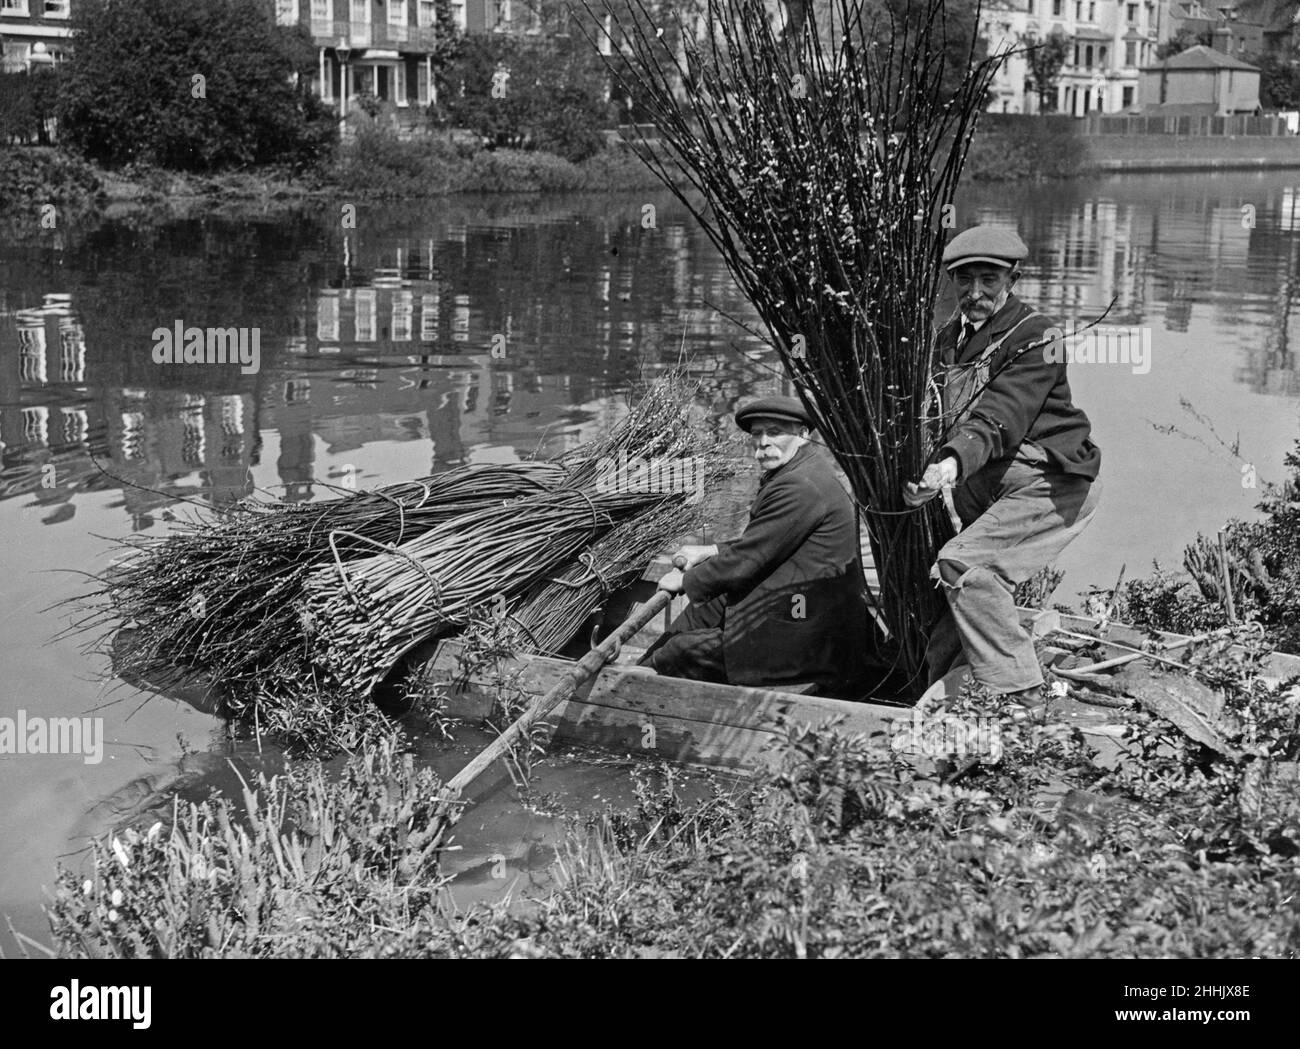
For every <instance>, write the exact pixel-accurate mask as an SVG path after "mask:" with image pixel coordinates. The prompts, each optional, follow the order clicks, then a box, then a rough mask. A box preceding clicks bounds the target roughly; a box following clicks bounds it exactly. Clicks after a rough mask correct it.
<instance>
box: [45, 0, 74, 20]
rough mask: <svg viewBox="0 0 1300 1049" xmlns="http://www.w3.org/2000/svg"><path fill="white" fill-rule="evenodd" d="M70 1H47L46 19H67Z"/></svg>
mask: <svg viewBox="0 0 1300 1049" xmlns="http://www.w3.org/2000/svg"><path fill="white" fill-rule="evenodd" d="M69 3H70V0H45V17H46V18H67V17H68V5H69Z"/></svg>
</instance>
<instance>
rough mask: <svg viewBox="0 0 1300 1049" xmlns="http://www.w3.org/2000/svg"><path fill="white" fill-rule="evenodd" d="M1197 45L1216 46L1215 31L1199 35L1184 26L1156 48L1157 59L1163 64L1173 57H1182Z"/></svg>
mask: <svg viewBox="0 0 1300 1049" xmlns="http://www.w3.org/2000/svg"><path fill="white" fill-rule="evenodd" d="M1197 44H1204V45H1205V46H1206V47H1213V46H1214V31H1213V30H1210V29H1202V30H1201V31H1200V32H1199V33H1197V32H1195V31H1194V30H1191V29H1189V28H1187V26H1183V27H1182V28H1180V29H1179V30H1178V32H1176V33H1175V34H1174V35H1173V36H1171V37H1170V38H1169V39H1168V40H1166V41H1165V42H1164V43H1163V44H1161V45H1160V46H1159V47H1157V48H1156V59H1157V60H1158V61H1161V62H1163V61H1164V60H1165V59H1166V58H1169V57H1170V56H1172V55H1181V54H1182V53H1183V52H1184V51H1186V50H1187V49H1188V48H1189V47H1195V46H1196V45H1197Z"/></svg>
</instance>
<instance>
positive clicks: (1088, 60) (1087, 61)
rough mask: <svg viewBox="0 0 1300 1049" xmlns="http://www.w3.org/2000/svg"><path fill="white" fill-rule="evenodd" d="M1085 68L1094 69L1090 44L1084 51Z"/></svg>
mask: <svg viewBox="0 0 1300 1049" xmlns="http://www.w3.org/2000/svg"><path fill="white" fill-rule="evenodd" d="M1083 68H1084V69H1091V68H1092V45H1091V44H1089V45H1088V46H1087V47H1085V48H1084V49H1083Z"/></svg>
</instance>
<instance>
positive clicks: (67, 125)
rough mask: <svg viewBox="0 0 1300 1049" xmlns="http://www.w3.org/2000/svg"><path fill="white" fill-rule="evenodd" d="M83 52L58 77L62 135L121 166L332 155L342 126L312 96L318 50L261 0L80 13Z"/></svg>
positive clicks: (80, 8) (192, 166) (145, 3)
mask: <svg viewBox="0 0 1300 1049" xmlns="http://www.w3.org/2000/svg"><path fill="white" fill-rule="evenodd" d="M72 28H73V31H74V32H75V34H76V37H77V47H76V49H75V50H74V52H73V55H72V57H71V59H69V61H68V62H67V64H66V66H65V67H64V68H63V69H62V70H61V72H60V76H61V84H60V95H59V116H60V126H61V133H62V135H63V137H64V139H65V140H66V142H67V143H68V144H69V145H71V146H72V147H73V148H74V149H76V150H77V151H79V152H80V153H82V154H83V155H85V156H86V157H89V158H91V159H93V160H95V161H98V162H100V163H102V164H105V165H107V166H110V167H118V166H121V165H123V164H127V163H130V162H132V161H141V162H144V163H147V164H153V165H157V166H159V167H164V168H171V169H176V170H182V171H213V170H219V169H224V168H240V167H247V166H250V165H260V164H267V163H273V162H281V163H288V164H292V165H294V166H295V167H297V168H299V169H301V168H305V167H308V166H311V165H314V164H317V163H319V162H320V161H321V160H323V159H324V158H326V157H327V156H328V155H329V152H330V150H331V149H332V148H333V145H334V142H335V141H336V138H337V132H336V130H335V121H334V118H333V117H332V115H331V114H330V113H329V112H328V111H327V110H326V109H325V107H324V105H323V104H322V103H321V102H320V100H319V99H317V98H316V97H315V96H314V95H313V94H312V92H311V90H310V88H309V86H308V74H310V72H311V71H312V70H313V69H314V68H315V52H314V49H313V48H312V47H311V43H310V40H309V38H308V37H307V36H306V35H305V33H304V32H303V31H302V30H301V29H300V28H294V29H287V28H284V27H281V26H278V25H276V24H275V19H274V12H273V9H272V7H271V5H269V4H266V3H263V2H261V0H140V2H139V3H131V4H120V3H112V2H109V0H82V2H81V3H78V4H76V5H74V10H73V16H72Z"/></svg>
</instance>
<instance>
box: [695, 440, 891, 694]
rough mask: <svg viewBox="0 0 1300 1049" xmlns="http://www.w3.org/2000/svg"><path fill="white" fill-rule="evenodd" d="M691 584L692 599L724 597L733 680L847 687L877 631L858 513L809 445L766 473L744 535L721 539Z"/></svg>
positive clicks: (725, 650) (726, 651)
mask: <svg viewBox="0 0 1300 1049" xmlns="http://www.w3.org/2000/svg"><path fill="white" fill-rule="evenodd" d="M684 582H685V587H686V594H687V596H688V597H690V599H691V600H692V601H697V602H704V601H709V600H711V599H713V598H715V597H719V596H722V597H725V599H726V606H727V607H726V618H725V620H724V622H723V635H722V643H723V660H724V663H725V666H726V670H727V679H728V681H730V682H731V683H733V684H737V685H758V684H781V683H785V682H795V681H807V682H815V683H817V684H818V685H820V686H822V687H823V688H827V689H830V690H833V691H841V690H848V689H851V685H852V682H854V681H856V680H858V679H859V678H860V677H861V674H862V668H863V666H864V664H865V662H866V655H867V648H868V643H869V642H868V639H869V637H870V636H871V635H869V634H868V614H867V605H866V598H865V596H864V591H865V589H866V583H865V580H864V578H863V574H862V561H861V548H860V545H859V540H858V521H857V515H856V513H855V511H854V508H853V502H852V500H851V499H850V498H849V496H848V495H847V494H846V493H845V491H844V489H843V488H842V487H840V483H839V481H838V480H837V479H836V477H835V474H834V473H833V472H832V469H831V464H830V461H829V459H828V457H827V456H826V455H825V454H824V453H822V452H821V451H819V450H817V449H816V448H814V447H813V446H812V445H805V446H804V447H802V448H800V449H799V451H798V452H796V453H795V455H794V458H792V459H791V460H790V461H789V462H788V463H786V464H785V465H784V466H780V467H778V468H777V469H775V470H771V471H769V472H767V473H765V474H764V475H763V477H762V479H761V480H760V481H759V483H758V494H757V495H756V496H755V497H754V502H753V504H752V505H751V506H750V510H749V523H748V524H747V525H746V527H745V531H744V532H743V533H742V534H741V536H740V538H738V539H735V540H733V541H731V542H729V543H721V544H719V546H718V552H717V554H715V555H714V556H713V557H711V558H709V559H708V560H707V561H703V562H701V563H700V564H698V565H696V566H695V567H694V568H691V569H690V570H689V571H687V572H686V574H685V578H684Z"/></svg>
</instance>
